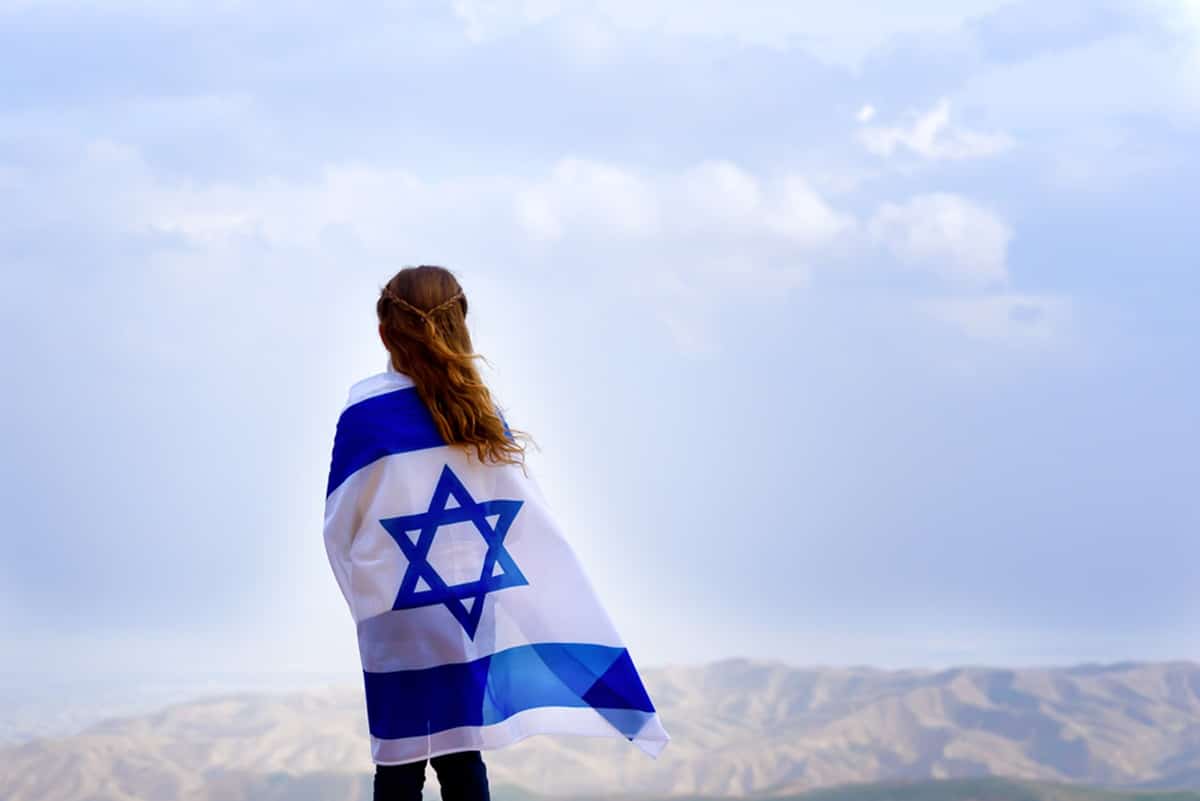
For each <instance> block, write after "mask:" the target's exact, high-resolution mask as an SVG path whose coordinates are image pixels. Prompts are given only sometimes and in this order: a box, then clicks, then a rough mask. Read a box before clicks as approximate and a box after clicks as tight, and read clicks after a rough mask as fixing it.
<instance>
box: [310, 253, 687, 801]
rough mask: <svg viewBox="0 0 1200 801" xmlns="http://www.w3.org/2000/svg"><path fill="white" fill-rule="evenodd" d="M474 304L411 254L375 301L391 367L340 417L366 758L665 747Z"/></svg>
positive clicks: (333, 506) (336, 546) (335, 486)
mask: <svg viewBox="0 0 1200 801" xmlns="http://www.w3.org/2000/svg"><path fill="white" fill-rule="evenodd" d="M466 311H467V303H466V299H465V297H464V296H463V295H462V290H461V288H460V287H459V286H458V283H457V281H456V280H455V279H454V277H453V275H452V274H450V273H449V272H448V271H446V270H443V269H442V268H439V267H417V268H409V269H407V270H401V271H400V272H399V273H398V274H397V275H396V276H394V277H393V279H392V280H391V281H389V282H388V284H387V285H386V286H385V287H384V288H383V290H382V292H381V296H380V299H379V302H378V304H377V312H378V316H379V319H380V336H381V338H382V339H383V341H384V344H385V345H386V346H387V348H388V351H389V360H388V369H387V370H386V371H385V372H382V373H380V374H378V375H375V376H371V377H370V378H367V379H365V380H363V381H360V382H358V383H357V384H355V385H354V387H352V388H351V391H350V396H349V398H348V400H347V403H346V405H345V408H344V409H343V411H342V413H341V415H340V417H339V419H338V424H337V432H336V435H335V438H334V447H333V457H332V460H331V464H330V473H329V483H328V486H327V494H326V513H325V543H326V549H327V552H328V555H329V560H330V565H331V567H332V568H333V572H334V576H335V578H336V579H337V582H338V585H339V587H340V588H341V590H342V593H343V595H344V597H345V598H346V601H347V604H348V606H349V608H350V612H351V615H352V617H353V619H354V621H355V624H356V627H357V635H358V642H359V652H360V659H361V663H362V669H363V679H364V687H365V691H366V703H367V717H368V723H369V729H370V733H371V753H372V757H373V759H374V761H375V762H376V763H377V764H378V765H388V764H405V765H408V766H409V768H412V770H411V771H409V772H410V773H415V770H416V769H417V768H419V769H420V771H421V773H422V775H423V769H424V762H425V760H426V759H428V758H430V757H435V756H438V755H441V754H449V753H455V752H467V751H477V750H479V749H490V748H500V747H503V746H506V745H509V744H511V743H514V742H516V741H518V740H521V739H523V738H525V737H527V736H530V735H533V734H549V733H559V734H585V735H608V736H620V737H624V738H626V739H628V740H630V741H632V742H634V743H635V744H637V745H638V746H640V747H641V748H642V749H644V750H645V751H647V752H648V753H650V754H652V755H657V753H658V752H659V751H660V750H661V749H662V747H663V746H664V745H665V744H666V742H667V740H668V737H667V734H666V732H665V731H664V730H663V728H662V726H661V724H660V723H659V720H658V717H657V715H656V714H655V711H654V707H653V704H652V703H651V701H650V698H649V697H648V695H647V694H646V691H645V688H644V687H643V685H642V682H641V680H640V678H639V676H638V673H637V671H636V669H635V667H634V665H633V662H632V660H631V659H630V656H629V653H628V651H627V650H626V649H625V647H624V645H623V644H622V642H621V640H620V637H619V636H618V635H617V632H616V630H615V629H614V627H613V625H612V623H611V621H610V619H609V618H608V616H607V614H606V613H605V611H604V609H603V608H602V606H601V605H600V603H599V602H598V600H597V598H596V595H595V593H594V591H593V589H592V587H591V585H590V583H589V581H588V580H587V578H586V576H585V574H584V572H583V570H582V568H581V566H580V565H579V563H578V561H577V559H576V558H575V555H574V553H573V551H572V550H571V548H570V546H569V544H568V543H567V541H566V539H565V538H564V536H563V533H562V531H561V530H560V528H559V526H558V524H557V523H556V521H555V519H554V517H553V516H552V514H551V513H550V511H549V509H548V508H547V506H546V503H545V500H544V498H543V497H542V494H541V492H540V490H539V488H538V486H537V483H536V481H535V480H534V479H533V478H532V477H531V476H530V475H529V474H528V470H527V469H526V467H525V465H524V462H523V456H524V447H523V445H522V444H521V443H522V441H527V440H528V437H527V436H526V435H525V434H524V433H523V432H520V431H515V430H513V429H510V428H509V427H508V425H507V423H506V421H505V419H504V416H503V414H502V413H501V411H500V410H499V408H497V407H496V406H495V404H494V402H493V401H492V399H491V397H490V395H489V393H488V391H487V388H486V387H485V386H484V385H483V383H482V382H481V381H480V380H479V376H478V373H477V371H476V370H475V367H474V363H473V360H474V359H475V358H478V357H477V356H476V355H475V354H474V352H473V349H472V346H471V342H470V337H469V334H468V333H467V329H466V322H465V316H466ZM434 766H435V767H438V761H437V760H435V761H434ZM478 767H479V770H480V771H481V770H482V765H481V764H480V765H479V766H478ZM377 770H382V769H377ZM405 770H407V768H406V769H405ZM377 775H378V774H377ZM439 777H441V773H440V771H439ZM452 780H453V779H452ZM378 781H379V779H378V778H377V782H378ZM442 783H443V785H444V786H445V784H446V778H444V777H442ZM396 797H400V796H396ZM415 797H419V790H418V795H417V796H415ZM462 797H464V798H466V797H486V796H485V795H476V796H470V795H464V796H462Z"/></svg>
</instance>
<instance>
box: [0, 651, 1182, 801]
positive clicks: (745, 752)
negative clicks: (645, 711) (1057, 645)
mask: <svg viewBox="0 0 1200 801" xmlns="http://www.w3.org/2000/svg"><path fill="white" fill-rule="evenodd" d="M645 678H646V681H647V684H648V685H649V687H650V691H651V694H652V696H653V697H654V699H655V701H656V702H657V703H658V705H659V708H660V712H661V713H662V717H663V721H664V724H665V725H666V727H667V728H668V730H669V731H670V732H671V734H672V736H673V738H674V741H673V742H672V743H671V745H670V746H668V748H667V750H666V751H665V752H664V754H663V755H662V757H660V759H659V760H657V761H654V760H651V759H649V758H648V757H646V756H645V755H643V754H641V753H640V752H638V751H637V750H636V749H633V748H632V747H630V746H629V745H628V744H627V743H624V742H621V741H619V740H615V739H614V740H606V739H587V738H545V737H542V738H533V739H531V740H529V741H526V742H525V743H521V744H519V745H517V746H514V747H512V748H510V749H506V750H503V751H498V752H492V753H490V754H488V756H487V762H488V767H489V773H490V774H491V775H492V777H493V782H494V783H495V784H496V785H497V786H499V785H508V786H510V787H512V788H515V789H514V790H512V791H505V792H510V795H509V798H510V799H511V801H517V799H520V798H521V796H520V795H511V793H516V792H519V793H527V794H541V795H546V796H567V795H571V796H613V795H622V796H624V797H626V798H631V799H635V798H647V799H649V798H660V797H664V796H674V797H676V798H681V799H682V798H693V797H729V796H755V795H772V796H776V797H791V796H797V795H799V794H801V793H805V792H808V794H807V795H805V796H804V798H805V799H806V801H826V800H827V799H828V801H841V799H847V800H848V799H852V798H865V799H878V800H879V801H884V800H885V799H896V800H897V801H900V800H901V799H913V801H918V800H919V799H920V800H923V799H926V798H931V799H945V800H946V801H949V799H959V798H971V799H978V800H979V801H1008V799H1022V801H1092V800H1093V799H1095V800H1096V801H1101V799H1107V798H1108V796H1105V795H1104V794H1103V793H1102V792H1101V791H1097V790H1092V789H1086V790H1085V789H1082V788H1080V789H1073V788H1063V787H1059V786H1056V785H1054V784H1045V783H1047V782H1049V783H1058V784H1071V785H1089V786H1106V787H1124V788H1130V789H1132V788H1138V789H1139V790H1143V791H1146V790H1149V789H1151V788H1191V789H1200V665H1197V664H1195V663H1190V662H1171V663H1121V664H1112V665H1082V666H1076V667H1068V668H1044V669H1017V670H1008V669H996V668H983V667H964V668H955V669H950V670H940V671H934V670H900V671H889V670H877V669H873V668H866V667H863V668H857V667H856V668H794V667H788V666H785V665H780V664H772V663H761V662H749V661H744V660H731V661H725V662H720V663H717V664H713V665H708V666H703V667H694V668H693V667H688V668H670V669H664V670H652V671H646V674H645ZM366 737H367V735H366V726H365V719H364V706H363V699H362V691H361V689H360V688H359V687H357V686H352V687H346V688H330V689H325V690H313V691H305V692H293V693H286V694H265V693H240V694H230V695H226V696H221V697H217V698H207V699H201V700H197V701H192V702H187V703H180V704H175V705H172V706H169V707H165V708H163V709H161V710H159V711H157V712H154V713H152V714H144V715H139V716H136V717H128V718H121V719H113V720H109V721H105V722H103V723H100V724H98V725H94V726H91V727H89V728H88V729H87V730H85V731H84V732H82V733H79V734H76V735H73V736H68V737H59V738H53V739H40V740H34V741H31V742H27V743H24V744H21V745H18V746H14V747H9V748H4V749H0V798H2V799H4V801H135V800H136V801H209V800H210V799H211V801H218V799H220V801H243V800H244V801H271V799H276V798H279V799H282V798H288V799H295V800H296V801H304V800H305V799H309V798H311V799H317V798H321V799H328V801H339V800H342V801H356V800H357V799H359V798H361V797H364V796H362V791H363V787H367V786H369V776H368V774H369V771H370V770H371V764H370V757H369V748H368V745H367V739H366ZM986 776H1003V777H1008V778H1009V779H1013V780H1016V779H1019V780H1024V781H1025V782H1029V781H1032V782H1040V784H1036V785H1034V784H1028V783H1021V782H1014V781H1008V782H1004V781H978V779H979V778H980V777H986ZM929 779H956V780H962V781H959V782H957V783H953V782H949V783H933V784H928V783H927V782H926V780H929ZM967 780H970V781H967ZM895 781H906V782H914V781H915V782H922V783H923V784H927V786H919V785H915V784H899V785H897V784H892V785H881V784H878V783H879V782H895ZM364 782H365V784H364ZM850 783H869V784H870V786H869V787H856V788H847V787H841V788H840V789H824V788H835V787H839V786H841V785H847V784H850ZM431 784H432V775H431ZM814 790H819V792H816V793H813V792H809V791H814ZM822 793H824V794H825V795H822ZM839 793H840V795H839ZM846 793H850V795H846ZM909 793H918V795H910V794H909ZM938 793H950V795H945V794H943V795H937V794H938ZM961 793H967V795H961ZM1022 793H1024V795H1022ZM1073 793H1076V794H1073ZM1077 793H1083V795H1078V794H1077ZM856 794H857V795H856ZM931 794H932V795H931ZM1121 797H1122V798H1124V797H1126V796H1121ZM1148 797H1149V796H1148ZM1113 798H1116V797H1115V796H1114V797H1113ZM1154 798H1161V796H1154ZM1178 798H1179V801H1183V799H1184V798H1187V801H1200V799H1197V798H1196V794H1195V793H1192V794H1191V795H1188V796H1179V797H1178ZM497 799H498V801H501V800H502V799H503V796H501V795H500V794H499V793H498V794H497Z"/></svg>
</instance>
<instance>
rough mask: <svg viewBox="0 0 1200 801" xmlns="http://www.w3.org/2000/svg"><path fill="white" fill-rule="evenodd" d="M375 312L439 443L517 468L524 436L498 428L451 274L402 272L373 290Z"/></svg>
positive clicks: (429, 268)
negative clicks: (376, 293)
mask: <svg viewBox="0 0 1200 801" xmlns="http://www.w3.org/2000/svg"><path fill="white" fill-rule="evenodd" d="M375 312H376V314H377V315H378V317H379V334H380V337H381V338H382V339H383V343H384V345H385V346H386V347H387V349H388V353H389V354H390V356H391V359H392V366H393V367H395V368H396V370H398V371H399V372H401V373H404V374H406V375H408V376H409V377H411V378H412V380H413V383H414V384H415V385H416V390H417V394H418V395H420V397H421V400H422V401H423V402H424V403H425V406H426V408H427V409H428V410H429V413H430V414H431V415H432V416H433V421H434V423H435V424H436V425H437V428H438V431H439V432H440V433H441V435H442V438H443V439H444V440H445V441H446V442H447V443H450V444H456V445H465V446H467V447H469V448H473V449H474V451H475V455H476V457H477V458H478V459H479V461H480V462H485V463H486V462H492V463H496V464H517V465H520V466H521V469H522V471H524V470H525V463H524V458H525V445H524V444H523V442H519V441H518V440H521V441H532V438H531V437H530V436H529V434H528V433H526V432H525V431H521V430H519V429H511V428H508V427H507V426H506V425H505V421H504V419H503V418H502V417H501V412H500V409H499V407H498V406H497V405H496V404H495V402H494V401H493V400H492V396H491V393H490V392H489V391H488V388H487V386H486V385H485V384H484V383H483V381H482V380H481V379H480V377H479V371H478V370H477V369H476V368H475V360H476V359H483V360H484V361H485V362H486V361H487V359H484V357H483V356H482V355H480V354H478V353H475V349H474V347H473V346H472V344H471V335H470V332H469V331H468V330H467V297H466V295H465V294H463V291H462V287H461V286H459V283H458V279H456V278H455V277H454V274H453V273H451V272H450V271H449V270H447V269H446V268H444V267H438V266H435V265H421V266H419V267H406V268H404V269H403V270H401V271H400V272H398V273H396V274H395V275H393V276H392V278H391V279H390V280H389V281H388V282H387V283H386V284H384V286H383V287H382V288H381V289H380V292H379V300H378V301H376V303H375ZM489 364H490V362H489ZM535 444H536V443H535Z"/></svg>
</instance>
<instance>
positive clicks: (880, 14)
mask: <svg viewBox="0 0 1200 801" xmlns="http://www.w3.org/2000/svg"><path fill="white" fill-rule="evenodd" d="M1002 5H1004V0H962V1H961V2H957V3H955V2H948V0H913V2H909V3H905V4H904V5H903V6H901V5H898V4H896V3H894V2H890V0H862V1H861V2H858V3H855V4H852V5H851V4H846V5H843V6H831V5H829V4H826V3H818V2H816V0H796V2H790V3H781V2H778V0H745V2H740V3H730V2H727V0H657V2H653V3H647V2H642V0H603V1H602V2H595V0H454V3H453V8H454V12H455V14H457V15H458V17H459V19H460V20H461V21H462V24H463V29H464V32H465V34H466V35H467V37H468V38H469V39H470V40H472V41H475V42H481V41H485V40H488V39H495V38H498V37H502V36H507V35H510V34H512V33H514V32H516V31H518V30H520V29H521V28H524V27H527V26H532V25H539V24H542V23H559V22H562V21H564V20H568V19H571V18H577V17H580V16H587V17H592V18H596V19H603V20H604V21H605V25H606V26H611V27H613V28H615V29H618V30H623V31H626V32H630V33H652V34H660V35H666V36H698V37H715V36H719V37H730V38H733V39H736V40H738V41H740V42H743V43H745V44H751V45H760V46H765V47H771V48H777V49H783V48H790V47H795V48H799V49H801V50H804V51H806V52H808V53H810V54H812V55H814V56H815V57H817V58H819V59H821V60H823V61H826V62H828V63H831V64H837V65H841V66H848V67H856V66H857V65H858V64H859V63H860V62H861V60H862V59H863V57H864V56H866V55H867V54H868V53H870V52H871V51H872V50H874V49H875V48H876V47H878V46H879V45H881V44H882V43H884V42H886V41H887V40H888V39H889V38H891V37H893V36H896V35H900V34H905V33H918V32H926V31H929V32H947V31H952V30H954V29H956V28H958V27H959V26H961V25H962V23H963V22H965V21H966V20H968V19H971V18H973V17H976V16H978V15H981V14H985V13H987V12H989V11H992V10H994V9H996V8H999V7H1001V6H1002Z"/></svg>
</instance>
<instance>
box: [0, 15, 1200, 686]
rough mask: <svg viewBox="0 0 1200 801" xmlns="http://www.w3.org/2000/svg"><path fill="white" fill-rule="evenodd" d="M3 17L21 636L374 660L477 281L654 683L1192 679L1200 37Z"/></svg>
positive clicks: (980, 27) (10, 584)
mask: <svg viewBox="0 0 1200 801" xmlns="http://www.w3.org/2000/svg"><path fill="white" fill-rule="evenodd" d="M844 5H845V7H844V8H841V7H837V8H833V7H830V6H829V5H828V4H823V3H822V4H817V3H807V2H796V3H787V4H782V3H776V2H767V1H766V0H742V2H738V3H730V2H716V0H708V1H707V2H696V1H695V0H692V2H688V3H682V2H678V1H677V0H664V1H663V2H658V3H646V2H632V1H627V0H618V1H617V2H611V3H595V2H586V3H585V2H581V1H579V2H570V1H568V0H526V1H525V2H515V1H513V2H507V1H506V0H492V1H491V2H483V1H482V0H457V2H451V3H416V2H410V3H400V4H396V3H391V4H369V3H368V4H359V5H358V6H356V8H355V11H354V13H353V14H347V13H344V12H343V11H341V10H337V9H334V7H333V6H332V5H329V4H325V5H322V4H306V3H300V4H286V5H280V4H275V3H255V4H242V3H238V2H220V3H211V2H208V3H193V2H189V1H188V0H179V2H174V3H169V4H163V3H155V4H150V3H141V2H133V0H127V1H126V0H122V1H119V2H113V3H110V4H108V5H107V6H106V8H105V10H103V11H100V10H96V9H95V8H94V7H92V6H90V5H85V4H82V3H74V2H65V1H64V2H57V1H56V2H46V3H27V2H12V0H7V2H4V1H2V0H0V76H3V77H0V212H2V213H0V267H2V269H3V275H4V284H5V289H6V291H5V292H4V293H3V295H0V315H2V316H0V325H2V329H0V331H2V333H3V334H4V336H3V337H2V339H0V349H2V351H0V363H3V364H4V367H5V375H6V382H5V383H6V386H7V387H8V388H9V391H8V392H7V393H5V397H4V399H3V401H0V403H3V407H2V411H3V414H2V415H0V421H2V422H0V444H2V446H3V448H2V453H3V458H2V460H0V468H2V469H3V471H4V476H3V477H4V482H3V486H4V495H3V497H2V500H3V502H4V506H5V509H6V512H7V514H6V525H5V528H4V537H5V549H6V552H7V556H6V558H5V559H4V560H2V561H0V635H3V636H2V637H0V649H3V650H7V651H9V653H7V654H4V656H5V662H6V664H8V665H14V664H19V665H22V666H23V669H29V670H35V671H36V670H43V669H45V670H66V671H68V672H69V671H70V670H72V669H74V668H73V667H72V666H74V665H77V664H79V660H80V659H81V658H83V657H86V660H87V663H88V664H89V666H90V669H91V670H94V671H101V672H117V673H120V672H122V671H132V670H163V671H171V670H180V671H194V670H201V671H204V670H247V669H256V668H259V667H263V666H269V667H271V668H272V669H283V670H311V671H325V670H338V671H340V670H347V671H353V670H354V669H355V668H356V665H357V652H356V651H355V648H354V639H353V637H354V635H353V628H352V626H351V622H350V620H349V617H348V614H347V613H346V610H345V608H344V605H343V603H342V601H341V599H340V596H339V595H338V593H337V588H336V585H335V584H334V582H333V578H332V575H331V574H330V573H329V569H328V565H327V563H326V561H325V554H324V550H323V544H322V540H321V518H322V505H323V489H324V482H325V474H326V471H327V469H328V464H329V461H328V460H329V450H330V446H331V442H332V433H333V425H334V422H335V420H336V416H337V413H338V411H339V409H340V408H341V405H342V403H343V401H344V399H345V393H346V390H347V388H348V387H349V385H350V384H351V383H353V382H354V381H355V380H357V379H359V378H362V377H364V376H366V375H369V374H371V373H374V372H378V371H379V370H381V369H382V368H383V364H384V358H385V357H384V352H383V351H382V349H381V347H380V346H379V344H378V342H377V340H376V338H375V333H374V320H373V304H374V299H375V297H376V295H377V292H378V290H379V287H380V286H381V285H382V283H383V282H384V281H386V279H387V278H388V277H389V276H390V275H391V274H392V273H393V272H394V271H395V270H397V269H399V268H400V267H402V266H405V265H409V264H418V263H436V264H442V265H445V266H447V267H450V268H451V269H453V270H455V271H456V273H457V274H458V275H459V277H460V279H461V281H462V283H463V284H464V286H465V288H466V290H467V292H468V295H469V297H470V301H471V307H472V310H471V315H470V322H471V324H472V327H473V331H474V336H475V341H476V345H477V347H478V349H479V350H480V351H481V352H482V353H483V354H484V355H486V356H487V357H488V359H489V360H490V362H491V364H492V365H493V368H490V369H489V370H488V371H487V378H488V380H489V382H490V383H491V384H492V386H493V388H494V390H495V392H496V394H497V395H498V397H499V399H500V401H501V403H502V405H503V406H504V407H505V408H506V410H507V412H506V413H507V416H508V417H509V419H510V420H511V421H512V422H513V423H514V424H515V425H517V426H519V427H521V428H525V429H528V430H530V431H532V432H533V434H534V436H535V438H536V439H537V441H538V442H539V443H540V445H541V447H542V450H541V451H537V452H534V453H533V454H532V456H531V464H532V467H533V469H534V471H535V473H536V475H537V477H538V479H539V481H540V482H541V483H542V485H543V487H544V489H545V491H546V493H547V496H548V497H549V499H550V501H551V502H552V504H553V505H554V507H555V509H556V511H557V513H558V514H559V515H560V517H561V518H562V520H563V522H564V525H565V526H566V528H567V530H568V532H569V533H570V536H571V538H572V541H573V543H574V544H575V547H576V548H577V549H578V551H579V553H580V555H581V557H582V558H583V559H584V562H585V564H586V565H587V567H588V569H589V572H590V574H591V575H592V577H593V580H594V582H595V584H596V585H597V587H598V589H599V591H600V593H601V595H602V597H603V599H604V600H605V602H606V604H607V605H608V606H609V608H610V610H611V612H612V614H613V617H614V618H615V620H616V622H617V624H618V627H619V628H620V629H621V630H622V632H623V633H624V634H625V637H626V639H627V640H628V641H629V644H630V647H631V649H632V651H633V652H634V654H635V657H637V658H638V659H639V661H642V662H646V663H652V664H674V663H691V662H699V661H706V660H711V659H717V658H723V657H729V656H750V657H759V658H772V659H782V660H786V661H788V662H792V663H796V664H851V663H870V664H876V665H880V666H918V665H929V666H936V665H948V664H964V663H973V664H983V663H987V664H1007V665H1019V664H1065V663H1071V662H1077V661H1084V660H1116V659H1166V658H1192V659H1197V658H1200V638H1198V637H1197V635H1196V633H1195V632H1196V627H1195V620H1196V615H1197V612H1200V590H1198V589H1197V587H1200V581H1198V579H1200V567H1198V565H1200V539H1198V538H1197V534H1198V533H1200V496H1198V495H1197V492H1196V487H1197V485H1198V483H1200V482H1198V479H1200V468H1198V467H1197V462H1196V453H1197V452H1198V450H1200V413H1198V412H1197V409H1198V408H1200V377H1198V374H1197V370H1196V357H1195V354H1196V352H1197V348H1198V346H1200V324H1198V322H1197V317H1196V300H1197V298H1198V297H1200V271H1198V270H1197V266H1198V264H1200V263H1198V260H1197V257H1196V253H1197V249H1198V246H1200V233H1197V230H1196V227H1195V225H1194V219H1195V211H1194V208H1195V206H1196V202H1197V199H1198V198H1197V194H1198V193H1197V191H1196V189H1195V187H1196V185H1197V182H1198V181H1200V148H1197V147H1196V142H1197V136H1198V135H1200V4H1197V3H1195V2H1191V0H1186V1H1185V0H1162V1H1161V2H1149V3H1138V4H1134V3H1104V2H1069V1H1067V0H1055V2H1053V3H1049V4H1047V3H1044V2H1042V3H1033V2H1020V1H1018V2H992V1H991V0H972V2H955V3H948V2H935V1H933V0H924V1H923V2H913V3H908V4H905V9H904V12H903V13H900V12H899V11H898V10H897V7H896V5H895V4H893V3H883V2H876V3H867V4H855V6H854V7H853V8H851V7H850V5H849V4H844Z"/></svg>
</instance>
